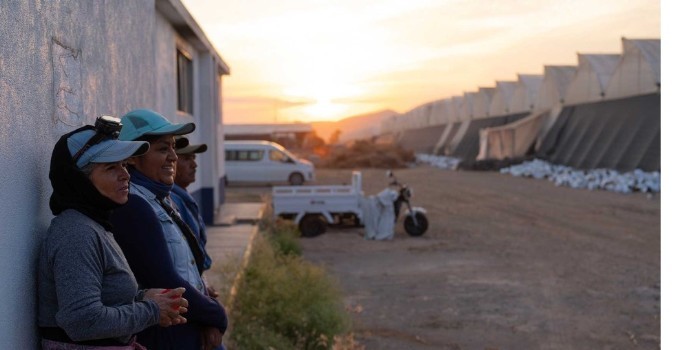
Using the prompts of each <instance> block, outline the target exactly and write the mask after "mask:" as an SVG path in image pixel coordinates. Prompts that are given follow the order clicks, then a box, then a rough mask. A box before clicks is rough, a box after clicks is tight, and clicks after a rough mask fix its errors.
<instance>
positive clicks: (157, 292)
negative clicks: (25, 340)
mask: <svg viewBox="0 0 700 350" xmlns="http://www.w3.org/2000/svg"><path fill="white" fill-rule="evenodd" d="M95 124H96V127H93V126H85V127H82V128H79V129H77V130H75V131H73V132H70V133H68V134H65V135H63V136H62V137H61V138H60V139H59V140H58V142H57V143H56V145H55V147H54V150H53V154H52V156H51V167H50V171H49V178H50V180H51V186H52V187H53V193H52V194H51V200H50V207H51V211H52V212H53V214H54V215H56V217H55V218H54V219H53V220H52V221H51V225H50V226H49V230H48V233H47V235H46V236H45V238H44V239H43V241H42V244H41V247H40V251H39V264H38V276H37V277H38V278H37V280H38V281H37V282H38V309H39V310H38V314H37V323H38V326H39V334H40V336H41V337H42V348H43V349H49V350H53V349H62V350H68V349H87V348H90V349H99V348H101V347H104V348H109V349H142V347H141V346H140V345H139V344H138V343H137V342H136V339H135V337H134V336H133V334H135V333H137V332H139V331H141V330H143V329H145V328H147V327H150V326H158V325H159V324H160V325H161V326H169V325H171V324H179V323H183V322H185V321H186V320H185V319H184V318H183V317H182V316H180V312H186V311H187V309H186V308H185V307H186V305H187V301H186V300H185V299H183V298H182V297H181V296H182V293H183V292H184V288H176V289H172V290H170V291H166V290H164V289H150V290H147V291H146V290H141V291H139V290H138V285H137V283H136V280H135V278H134V275H133V274H132V272H131V270H130V269H129V265H128V263H127V261H126V260H125V259H124V255H123V253H122V251H121V250H120V248H119V246H118V245H117V243H116V242H115V241H114V238H113V236H112V233H110V228H111V226H110V224H109V221H108V218H109V214H110V212H111V211H112V210H114V209H116V208H118V207H119V206H122V205H124V204H125V203H126V202H127V199H128V194H129V174H128V173H127V171H126V165H125V162H124V159H126V158H129V157H132V156H140V155H142V154H144V153H145V152H146V151H147V150H148V144H147V143H145V142H126V141H119V140H117V139H116V137H117V135H118V133H119V129H120V127H121V125H120V124H119V120H118V119H116V118H111V117H106V116H105V117H100V118H98V119H97V122H96V123H95Z"/></svg>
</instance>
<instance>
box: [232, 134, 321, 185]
mask: <svg viewBox="0 0 700 350" xmlns="http://www.w3.org/2000/svg"><path fill="white" fill-rule="evenodd" d="M224 152H225V155H224V159H225V160H226V180H227V181H228V182H229V183H235V182H259V183H275V182H288V183H289V184H291V185H295V186H296V185H301V184H303V183H304V182H306V181H313V180H314V177H315V174H314V165H313V164H312V163H311V162H309V161H308V160H305V159H299V158H297V157H296V156H295V155H293V154H292V153H290V152H289V151H288V150H287V149H285V148H284V147H282V146H280V145H279V144H277V143H274V142H269V141H226V142H224Z"/></svg>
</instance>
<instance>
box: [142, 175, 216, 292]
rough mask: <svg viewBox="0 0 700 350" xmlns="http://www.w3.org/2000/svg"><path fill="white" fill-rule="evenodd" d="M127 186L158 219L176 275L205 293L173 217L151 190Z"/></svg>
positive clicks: (193, 261)
mask: <svg viewBox="0 0 700 350" xmlns="http://www.w3.org/2000/svg"><path fill="white" fill-rule="evenodd" d="M129 187H130V188H129V191H130V192H131V193H132V194H134V195H137V196H139V197H142V198H143V199H145V200H146V201H147V202H148V204H150V206H151V207H152V208H153V211H154V212H155V213H156V215H157V216H158V218H159V219H160V223H161V226H162V227H163V234H164V235H165V240H166V242H168V250H169V251H170V256H171V258H172V262H173V266H175V269H176V270H177V273H178V275H180V277H182V278H183V279H185V280H186V281H187V282H188V283H189V284H191V285H192V286H194V287H196V288H197V289H198V290H199V291H200V292H201V293H202V294H205V295H206V289H205V286H204V282H203V281H202V277H201V276H200V275H199V271H197V264H196V263H195V260H194V256H193V255H192V252H191V251H190V246H189V245H188V244H187V240H186V238H185V236H184V235H183V234H182V232H181V231H180V228H179V227H178V226H177V224H176V223H175V222H174V221H173V219H172V218H170V216H169V215H168V213H167V212H166V211H165V209H163V207H161V206H160V203H158V201H157V200H156V195H155V194H153V192H151V191H149V190H148V189H147V188H145V187H143V186H141V185H138V184H135V183H133V182H132V183H131V185H130V186H129ZM166 200H169V199H166Z"/></svg>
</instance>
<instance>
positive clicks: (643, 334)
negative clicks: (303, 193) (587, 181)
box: [302, 168, 660, 350]
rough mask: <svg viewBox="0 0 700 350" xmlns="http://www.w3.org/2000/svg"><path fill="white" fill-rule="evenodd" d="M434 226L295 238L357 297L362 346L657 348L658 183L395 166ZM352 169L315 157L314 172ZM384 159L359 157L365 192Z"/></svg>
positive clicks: (349, 296)
mask: <svg viewBox="0 0 700 350" xmlns="http://www.w3.org/2000/svg"><path fill="white" fill-rule="evenodd" d="M395 173H396V175H397V177H398V179H399V180H400V181H402V182H406V183H408V184H410V185H411V186H412V187H413V189H414V191H415V195H414V200H415V204H416V205H419V206H422V207H424V208H426V209H427V210H428V217H429V219H430V228H429V230H428V232H427V233H426V235H425V236H423V237H420V238H413V237H409V236H407V235H406V234H405V233H403V231H402V229H401V228H398V229H397V234H396V236H395V238H394V240H393V241H388V242H377V241H365V240H364V239H363V238H362V237H361V234H362V233H363V231H362V229H330V230H329V232H327V233H326V234H324V235H322V236H319V237H316V238H311V239H303V240H302V242H303V247H304V255H305V256H306V257H307V258H308V259H310V260H312V261H315V262H317V263H320V264H323V265H325V266H326V267H327V269H328V270H329V271H330V273H331V274H332V275H333V276H335V277H336V278H337V279H338V280H339V282H340V284H341V286H342V288H343V290H344V292H345V294H346V303H347V305H348V307H349V308H351V309H353V310H355V313H354V318H355V330H356V331H355V332H356V336H357V339H358V340H359V341H360V342H361V343H362V344H364V345H365V346H366V348H367V349H557V350H562V349H658V348H659V342H660V340H659V334H660V319H659V317H660V313H659V306H660V301H659V299H660V195H658V194H657V195H654V196H647V195H646V194H639V193H637V194H631V195H624V194H616V193H611V192H602V191H595V192H590V191H587V190H576V189H570V188H561V187H556V186H554V185H553V184H552V183H550V182H547V181H544V180H533V179H523V178H516V177H512V176H509V175H501V174H498V173H493V172H463V171H460V172H454V171H447V170H439V169H435V168H415V169H406V170H399V171H395ZM349 181H350V171H336V170H320V171H318V182H317V183H320V184H341V183H343V182H345V183H347V182H349ZM385 184H386V178H385V177H384V172H383V171H379V170H364V171H363V188H364V191H365V194H367V195H369V194H374V193H377V192H379V191H380V190H381V189H383V188H384V187H385Z"/></svg>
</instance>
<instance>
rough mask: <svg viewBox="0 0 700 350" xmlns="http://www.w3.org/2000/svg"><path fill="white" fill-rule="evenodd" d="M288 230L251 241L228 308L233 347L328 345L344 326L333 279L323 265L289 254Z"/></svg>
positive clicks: (280, 349) (346, 324)
mask: <svg viewBox="0 0 700 350" xmlns="http://www.w3.org/2000/svg"><path fill="white" fill-rule="evenodd" d="M272 231H274V230H272ZM293 232H296V231H292V230H289V229H282V232H281V233H282V234H279V233H280V232H278V234H276V235H275V234H272V235H271V234H266V235H263V236H262V237H259V239H258V240H256V242H255V245H254V248H253V251H252V254H251V257H250V261H249V263H248V266H247V268H246V270H245V271H244V272H243V278H242V281H241V284H240V287H239V289H238V292H237V295H236V298H235V300H234V302H233V305H232V307H230V308H229V310H230V316H229V317H230V319H231V321H232V328H231V329H230V335H229V337H231V338H232V339H231V340H232V341H233V343H235V344H236V347H237V348H240V349H265V350H268V349H277V350H285V349H305V350H306V349H314V350H315V349H331V348H332V341H333V338H334V337H335V336H337V335H340V334H343V333H345V332H347V331H348V330H349V326H350V321H349V316H348V314H347V313H346V312H345V310H344V308H343V305H342V297H341V294H340V290H339V288H338V287H337V285H336V283H335V282H334V281H332V280H331V279H330V278H329V277H328V276H327V275H326V273H325V271H324V270H323V269H322V268H320V267H317V266H314V265H312V264H310V263H309V262H307V261H304V260H303V258H302V257H300V256H298V255H296V253H294V254H290V253H289V252H291V251H295V249H296V248H291V247H292V246H294V244H293V243H291V242H295V240H296V238H294V237H291V235H292V233H293ZM266 237H275V238H272V239H271V241H272V242H271V241H268V238H266ZM280 237H285V238H280ZM290 238H291V239H290ZM273 242H274V243H273ZM296 245H297V246H298V242H296Z"/></svg>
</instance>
